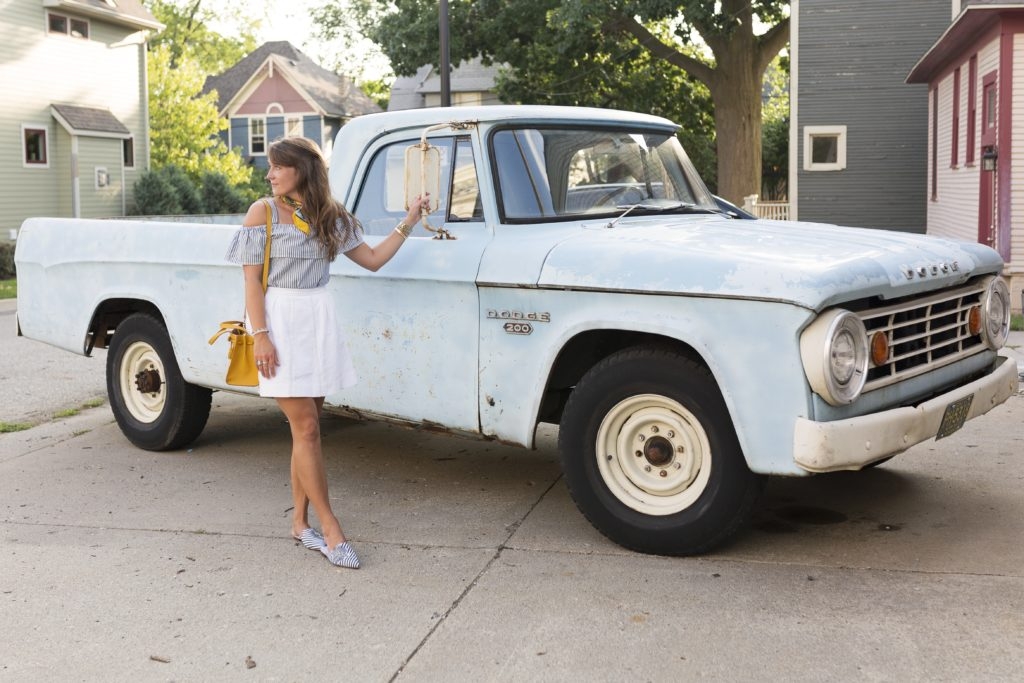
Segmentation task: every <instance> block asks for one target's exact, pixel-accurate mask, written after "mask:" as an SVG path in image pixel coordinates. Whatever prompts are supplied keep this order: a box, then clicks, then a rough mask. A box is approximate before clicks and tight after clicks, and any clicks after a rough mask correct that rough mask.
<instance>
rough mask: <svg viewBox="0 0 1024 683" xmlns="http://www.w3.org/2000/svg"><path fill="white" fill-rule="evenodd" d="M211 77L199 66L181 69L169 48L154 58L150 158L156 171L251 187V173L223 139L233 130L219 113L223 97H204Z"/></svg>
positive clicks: (186, 63) (187, 62)
mask: <svg viewBox="0 0 1024 683" xmlns="http://www.w3.org/2000/svg"><path fill="white" fill-rule="evenodd" d="M205 80H206V75H205V74H204V73H203V72H202V71H201V70H200V67H199V65H198V63H197V62H195V61H194V60H192V59H190V58H187V57H182V58H181V59H180V60H179V61H178V63H177V64H174V63H173V62H172V55H171V52H170V50H169V49H168V48H167V47H166V46H160V47H157V48H155V49H154V50H153V51H152V52H150V55H149V84H150V85H149V109H150V115H149V126H150V156H151V163H152V166H153V168H163V167H165V166H177V167H179V168H180V169H182V170H183V171H184V172H185V173H186V174H188V176H189V177H190V178H191V179H192V180H193V181H194V182H198V181H199V178H200V177H202V175H203V174H204V173H206V172H215V173H221V174H223V175H224V176H226V177H227V179H228V181H229V182H230V183H231V184H232V185H243V184H246V183H248V182H249V175H250V173H251V170H250V168H249V166H248V165H247V164H246V163H245V160H244V159H243V158H242V156H241V154H239V152H238V150H229V149H228V148H227V145H226V144H224V140H223V139H222V138H221V137H220V135H219V133H220V132H221V131H223V130H226V129H227V127H228V122H227V119H223V118H221V117H220V115H219V113H218V111H217V95H216V93H215V92H210V93H207V94H205V95H201V96H200V94H199V93H200V91H201V90H202V88H203V83H204V82H205Z"/></svg>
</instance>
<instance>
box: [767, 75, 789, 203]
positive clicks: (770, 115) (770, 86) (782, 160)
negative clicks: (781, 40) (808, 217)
mask: <svg viewBox="0 0 1024 683" xmlns="http://www.w3.org/2000/svg"><path fill="white" fill-rule="evenodd" d="M764 89H765V100H764V115H763V117H762V119H763V130H762V132H761V198H762V199H767V200H780V199H785V198H786V197H787V195H788V188H789V60H788V59H786V58H782V57H780V58H778V59H776V60H775V61H774V62H773V63H772V65H771V66H769V67H768V72H767V75H766V77H765V82H764Z"/></svg>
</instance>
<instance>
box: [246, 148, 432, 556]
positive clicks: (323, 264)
mask: <svg viewBox="0 0 1024 683" xmlns="http://www.w3.org/2000/svg"><path fill="white" fill-rule="evenodd" d="M267 158H268V161H269V162H270V169H269V170H268V172H267V180H268V181H269V182H270V186H271V188H272V194H273V198H272V199H264V200H259V201H257V202H254V203H253V205H252V206H250V207H249V211H248V213H246V215H245V221H244V223H243V225H242V227H241V228H239V230H238V232H237V233H236V234H235V237H234V240H233V241H232V243H231V246H230V247H229V249H228V253H227V259H228V260H229V261H231V262H234V263H240V264H242V273H243V277H244V279H245V310H246V313H247V318H248V321H247V322H248V324H249V329H250V331H251V332H250V333H251V334H252V335H253V337H254V339H255V341H254V344H253V348H254V350H255V355H256V366H257V369H258V371H259V382H260V396H271V397H273V398H274V399H275V400H276V401H277V404H278V405H279V406H280V407H281V410H282V411H283V412H284V414H285V417H287V419H288V424H289V425H290V427H291V433H292V458H291V482H292V498H293V499H294V502H295V507H294V511H293V513H292V536H294V537H295V538H296V539H298V540H300V541H302V543H303V545H305V546H306V547H307V548H310V549H313V550H320V551H321V552H322V553H323V554H324V555H325V556H327V559H328V560H330V562H331V563H332V564H334V565H337V566H341V567H350V568H353V569H358V568H359V558H358V557H357V556H356V552H355V549H354V548H353V547H352V544H351V543H349V542H348V540H347V539H346V538H345V534H344V532H343V531H342V529H341V524H340V523H339V522H338V518H337V517H336V516H335V514H334V511H333V510H332V509H331V502H330V498H329V497H328V493H327V475H326V472H325V469H324V459H323V453H322V451H321V448H320V411H321V408H322V407H323V404H324V397H325V396H327V395H328V394H331V393H333V392H336V391H340V390H342V389H345V388H347V387H350V386H352V385H353V384H355V382H356V373H355V369H354V368H353V366H352V359H351V357H350V355H349V352H348V348H347V347H346V346H345V343H344V341H343V338H342V334H341V330H340V328H339V325H338V322H337V319H336V316H335V312H334V307H333V302H332V299H331V296H330V294H329V293H328V292H327V289H326V285H327V283H328V281H329V280H330V273H329V268H330V263H331V261H333V260H334V259H335V257H337V255H338V254H344V255H345V256H347V257H349V258H350V259H352V260H353V261H355V262H356V263H357V264H359V265H360V266H362V267H363V268H366V269H368V270H372V271H376V270H377V269H379V268H380V267H381V266H383V265H384V264H385V263H387V262H388V261H389V260H391V257H392V256H394V255H395V253H397V252H398V250H399V248H401V246H402V244H403V243H404V242H405V240H406V238H407V237H408V236H409V232H410V231H411V230H412V226H414V225H415V224H416V222H417V221H419V220H420V218H421V216H422V211H423V208H424V204H425V201H426V200H424V202H421V201H420V198H419V197H417V198H416V201H415V202H414V203H413V206H412V208H410V209H409V213H408V214H407V215H406V217H405V219H404V220H403V221H402V222H401V223H399V224H398V226H397V227H396V228H395V229H394V231H393V232H392V233H391V234H389V235H388V236H387V237H386V238H384V240H382V241H381V242H380V243H379V244H377V246H376V247H371V246H369V245H368V244H366V242H364V241H363V236H362V227H361V226H360V225H359V222H358V221H357V220H356V219H355V217H354V216H352V214H350V213H349V212H348V211H347V210H346V209H345V207H344V206H342V205H341V204H340V203H339V202H337V201H336V200H335V199H333V198H332V196H331V191H330V187H329V182H328V179H327V166H326V164H325V163H324V158H323V155H322V154H321V152H320V149H319V147H317V145H316V143H314V142H313V141H312V140H308V139H306V138H301V137H287V138H283V139H280V140H277V141H275V142H274V143H272V144H271V145H270V148H269V149H268V150H267ZM268 201H269V202H271V208H272V214H273V219H272V222H273V235H272V237H273V241H272V242H271V259H270V272H269V275H268V278H267V279H268V288H267V291H266V294H264V292H263V285H262V277H263V253H264V248H265V245H266V230H265V226H266V203H265V202H268ZM310 503H312V504H313V510H314V511H315V512H316V516H317V519H319V520H320V524H321V526H322V529H323V531H322V533H321V532H318V531H317V530H315V529H312V528H310V526H309V512H308V508H309V504H310Z"/></svg>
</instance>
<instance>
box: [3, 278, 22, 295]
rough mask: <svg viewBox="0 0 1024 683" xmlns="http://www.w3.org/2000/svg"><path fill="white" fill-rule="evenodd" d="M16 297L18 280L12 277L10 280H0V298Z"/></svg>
mask: <svg viewBox="0 0 1024 683" xmlns="http://www.w3.org/2000/svg"><path fill="white" fill-rule="evenodd" d="M17 298H18V281H17V280H15V279H14V278H11V279H10V280H0V299H17Z"/></svg>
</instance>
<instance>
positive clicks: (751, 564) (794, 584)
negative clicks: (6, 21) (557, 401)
mask: <svg viewBox="0 0 1024 683" xmlns="http://www.w3.org/2000/svg"><path fill="white" fill-rule="evenodd" d="M0 315H2V311H0ZM5 320H10V318H0V325H3V326H4V327H6V323H4V322H3V321H5ZM9 333H10V332H9V331H8V330H2V331H0V336H3V335H7V334H9ZM1015 340H1016V341H1021V340H1020V339H1019V337H1015ZM16 341H18V342H19V343H18V344H17V345H13V344H12V343H11V340H10V339H8V338H6V337H4V338H3V339H2V340H0V344H2V347H0V348H2V349H3V353H2V355H3V356H4V364H3V365H2V366H0V368H2V370H0V371H2V374H0V376H2V378H3V386H4V392H2V393H4V394H17V395H18V396H19V398H20V399H21V401H22V402H21V404H20V405H24V406H30V408H31V414H32V415H35V416H36V418H34V419H36V420H38V424H37V425H36V426H35V427H33V428H32V429H28V430H24V431H19V432H14V433H8V434H0V615H2V617H0V681H19V682H20V681H341V680H343V681H390V680H398V681H569V680H573V681H577V680H594V681H625V680H630V681H634V680H635V681H680V680H697V679H700V680H711V681H755V680H756V681H764V680H786V681H848V680H868V681H1016V680H1019V679H1020V675H1021V672H1022V671H1024V542H1022V541H1024V494H1022V491H1024V395H1017V396H1015V397H1013V398H1011V399H1010V400H1009V401H1008V402H1007V403H1006V404H1005V405H1003V406H1000V407H998V408H997V409H995V410H993V411H992V412H991V413H989V414H988V415H985V416H983V417H981V418H979V419H977V420H974V421H972V422H970V423H968V424H967V425H966V426H965V427H964V428H963V429H962V430H961V431H959V432H957V433H956V434H954V435H952V436H950V437H949V438H947V439H944V440H942V441H938V442H927V443H924V444H921V445H919V446H917V447H915V448H913V449H911V450H910V451H908V452H907V453H905V454H903V455H901V456H898V457H897V458H896V459H894V460H892V461H890V462H889V463H887V464H885V465H884V466H881V467H878V468H875V469H872V470H868V471H864V472H848V473H838V474H829V475H820V476H816V477H811V478H805V479H781V478H777V479H772V480H770V482H769V484H768V486H767V489H766V492H765V496H764V499H763V501H762V503H761V505H760V507H759V510H758V513H757V515H756V517H755V519H754V522H753V524H752V526H751V528H750V529H749V530H748V531H747V532H745V533H744V534H743V535H742V536H741V537H740V538H738V539H737V540H736V541H735V542H734V543H732V544H731V545H729V546H728V547H725V548H723V549H721V550H718V551H716V552H714V553H711V554H709V555H706V556H703V557H695V558H665V557H653V556H645V555H639V554H636V553H631V552H629V551H626V550H624V549H622V548H620V547H618V546H616V545H614V544H612V543H610V542H608V541H607V540H605V539H604V538H603V537H602V536H601V535H600V534H598V533H597V532H596V531H594V529H593V528H591V527H590V526H589V524H588V523H587V522H586V520H584V519H583V517H582V516H581V515H580V514H579V513H578V512H577V511H576V509H575V507H574V505H573V503H572V500H571V499H570V497H569V495H568V493H567V491H566V489H565V486H564V483H563V482H562V481H561V476H560V472H559V468H558V462H557V454H556V450H555V436H556V435H555V432H554V430H553V429H547V430H545V431H543V433H542V435H541V439H540V443H539V447H538V448H537V449H536V450H534V451H526V450H523V449H518V448H514V447H510V446H503V445H500V444H495V443H488V442H477V441H472V440H465V439H459V438H456V437H450V436H445V435H438V434H432V433H427V432H423V431H416V430H410V429H402V428H398V427H390V426H386V425H381V424H373V423H360V422H354V421H351V420H347V419H342V418H338V417H333V416H331V417H327V418H325V420H324V426H323V434H324V448H325V454H326V458H327V467H328V476H329V478H330V481H331V485H332V490H331V492H332V497H333V499H334V504H335V506H336V509H337V510H338V511H339V512H340V514H341V516H342V522H343V524H344V525H345V528H346V532H347V534H348V535H349V536H350V537H351V538H352V540H353V542H354V544H355V545H356V547H357V548H358V550H359V551H360V556H361V559H362V560H363V568H362V569H360V570H358V571H353V570H346V569H336V568H333V567H331V566H330V565H329V564H328V563H327V562H326V560H324V559H323V557H321V556H320V555H319V554H317V553H313V552H310V551H308V550H306V549H305V548H303V547H302V546H301V545H298V544H297V543H296V542H295V541H293V540H292V539H291V538H290V537H289V535H288V531H289V523H288V518H289V517H288V516H289V507H290V505H291V500H290V495H289V464H288V444H289V439H288V430H287V425H286V424H285V423H284V421H283V419H282V417H281V416H280V415H279V413H278V412H277V410H276V408H274V407H273V404H272V403H270V402H268V401H264V400H260V399H253V398H246V397H239V396H233V395H228V394H215V395H214V409H213V413H212V415H211V418H210V422H209V425H208V426H207V428H206V430H205V431H204V433H203V434H202V436H201V437H200V438H199V439H198V440H197V441H196V442H195V443H194V444H193V445H192V446H191V447H189V448H187V449H185V450H182V451H177V452H171V453H151V452H147V451H142V450H138V449H136V448H134V447H132V446H131V445H130V444H128V442H127V441H126V440H125V439H124V438H123V436H122V435H121V434H120V432H119V431H118V429H117V426H116V424H115V423H114V420H113V417H112V415H111V413H110V410H109V408H108V407H107V406H106V405H102V406H99V407H94V408H88V409H84V410H82V411H81V412H80V413H79V414H77V415H73V416H70V417H63V418H56V419H54V418H51V417H46V418H45V419H43V418H40V417H39V416H46V415H52V414H53V413H54V412H56V411H57V410H58V409H60V408H63V407H66V406H65V405H64V403H65V402H67V403H69V404H73V405H81V403H83V402H85V401H86V400H87V399H88V398H89V397H91V396H93V395H95V394H97V393H98V394H102V391H103V389H102V387H103V380H102V372H100V373H99V375H98V376H96V377H94V378H93V379H91V380H90V381H89V382H86V384H85V386H84V387H83V389H86V390H85V391H81V392H78V390H77V389H76V390H75V391H76V392H78V393H75V394H74V395H72V396H68V397H66V398H67V400H65V397H64V396H60V397H58V396H55V395H52V394H51V395H49V397H47V398H44V399H41V400H40V399H38V398H37V396H36V394H37V393H40V392H45V391H47V390H48V387H51V386H53V385H54V384H55V383H57V382H56V381H55V380H54V379H53V375H55V374H57V375H58V376H59V377H64V375H62V374H61V373H64V372H65V371H67V372H72V373H73V372H74V371H73V370H69V369H68V368H71V367H72V366H71V365H70V364H71V363H76V362H81V363H85V364H91V366H90V371H91V368H92V367H99V368H101V367H102V363H103V360H104V352H99V353H98V354H97V358H96V359H91V360H90V359H81V358H78V357H75V356H73V355H72V354H68V353H65V352H60V351H54V353H55V354H57V355H56V356H54V358H58V359H60V360H56V361H54V363H56V364H55V365H53V364H50V363H44V364H42V365H41V366H39V367H38V368H37V369H36V370H35V371H31V372H29V373H28V374H29V375H31V377H28V378H27V379H23V375H21V374H18V373H19V372H21V370H20V368H21V367H22V366H23V365H25V364H27V363H28V362H29V361H27V360H17V361H11V360H10V359H9V358H8V356H9V353H8V349H28V352H29V354H30V355H35V354H38V353H40V352H39V351H38V349H37V348H36V347H41V346H42V345H38V344H36V343H35V342H28V341H27V340H16ZM1016 341H1015V342H1011V343H1014V344H1016ZM22 342H23V344H22ZM1020 347H1021V345H1019V344H1016V348H1017V349H1019V348H1020ZM1016 352H1017V351H1016V350H1015V349H1011V351H1010V353H1016ZM23 381H26V382H28V383H27V384H24V385H23V384H22V382H23ZM4 400H5V401H6V400H7V399H6V398H5V399H4ZM37 400H40V402H39V403H36V401H37ZM2 405H3V406H4V408H3V409H4V413H2V414H0V420H3V421H16V420H20V419H23V418H25V417H26V415H28V414H29V413H26V412H24V411H23V412H18V410H14V411H11V409H10V408H9V406H10V405H13V404H11V403H4V404H2ZM19 410H21V409H19Z"/></svg>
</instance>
